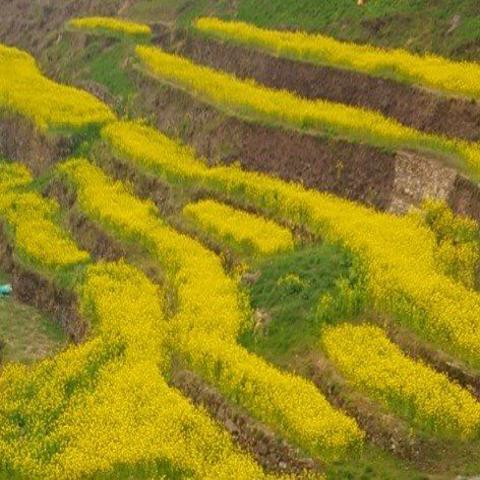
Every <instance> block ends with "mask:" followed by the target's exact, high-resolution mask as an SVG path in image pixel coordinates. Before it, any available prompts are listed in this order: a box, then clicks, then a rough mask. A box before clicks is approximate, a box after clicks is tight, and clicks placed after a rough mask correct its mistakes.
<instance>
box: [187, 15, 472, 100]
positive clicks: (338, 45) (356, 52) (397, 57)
mask: <svg viewBox="0 0 480 480" xmlns="http://www.w3.org/2000/svg"><path fill="white" fill-rule="evenodd" d="M194 26H195V28H196V29H197V30H198V31H200V32H202V33H204V34H206V35H208V36H211V37H215V38H219V39H221V40H227V41H232V42H236V43H239V44H242V45H246V46H249V47H254V48H259V49H261V50H264V51H266V52H268V53H271V54H273V55H277V56H279V57H286V58H291V59H293V60H300V61H305V62H311V63H314V64H318V65H331V66H335V67H339V68H345V69H348V70H357V71H359V72H363V73H367V74H369V75H373V76H377V77H384V78H391V79H393V80H398V81H402V82H407V83H413V84H419V85H424V86H427V87H430V88H435V89H438V90H440V91H443V92H446V93H451V94H457V95H465V96H468V97H473V98H478V97H480V86H479V84H478V81H477V78H479V77H480V65H479V64H478V63H474V62H455V61H452V60H449V59H446V58H442V57H439V56H436V55H415V54H413V53H410V52H408V51H406V50H402V49H396V50H386V49H383V48H379V47H374V46H372V45H359V44H355V43H350V42H341V41H338V40H335V39H334V38H331V37H328V36H326V35H319V34H308V33H306V32H301V31H299V32H288V31H278V30H268V29H263V28H259V27H257V26H255V25H251V24H248V23H244V22H235V21H231V22H228V21H223V20H220V19H218V18H199V19H197V20H196V21H195V22H194Z"/></svg>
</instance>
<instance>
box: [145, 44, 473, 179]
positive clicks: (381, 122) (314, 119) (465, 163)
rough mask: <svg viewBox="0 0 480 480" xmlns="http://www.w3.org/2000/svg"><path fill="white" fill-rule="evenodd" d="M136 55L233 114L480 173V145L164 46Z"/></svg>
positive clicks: (167, 78)
mask: <svg viewBox="0 0 480 480" xmlns="http://www.w3.org/2000/svg"><path fill="white" fill-rule="evenodd" d="M136 52H137V56H138V57H139V58H140V60H141V61H142V62H143V63H144V65H146V67H147V68H148V70H149V71H150V72H151V73H152V74H153V75H154V76H155V77H157V78H158V79H159V80H161V81H163V82H167V83H170V84H172V85H174V86H176V87H178V88H181V89H183V90H185V91H186V92H188V93H189V94H191V95H196V96H198V97H199V98H200V99H201V100H202V101H205V102H207V103H210V104H212V105H213V106H215V107H217V108H219V109H222V110H225V111H226V112H227V113H228V114H231V115H236V116H240V117H242V118H246V119H248V120H254V121H259V122H264V123H268V124H274V125H282V126H286V127H288V128H293V129H300V130H302V131H309V132H315V133H320V134H324V135H327V136H331V137H337V138H346V139H347V140H349V141H352V142H357V143H369V144H371V145H374V146H377V147H381V148H389V149H401V148H413V149H416V150H421V151H429V152H435V153H437V154H440V155H442V156H444V157H445V156H446V157H448V158H453V159H455V163H456V164H457V167H458V168H460V169H464V170H466V171H469V172H471V173H472V174H473V175H478V173H479V172H480V145H478V144H477V143H471V142H466V141H463V140H459V139H448V138H446V137H443V136H438V135H433V134H428V133H424V132H420V131H418V130H416V129H414V128H411V127H407V126H405V125H402V124H401V123H400V122H398V121H396V120H393V119H390V118H388V117H385V116H384V115H382V114H380V113H377V112H375V111H373V110H366V109H363V108H359V107H352V106H348V105H344V104H341V103H335V102H329V101H326V100H307V99H304V98H302V97H299V96H298V95H295V94H294V93H291V92H288V91H286V90H276V89H271V88H267V87H264V86H262V85H260V84H258V83H256V82H255V81H254V80H250V79H249V80H240V79H238V78H236V77H234V76H232V75H230V74H227V73H223V72H218V71H216V70H214V69H211V68H208V67H204V66H200V65H196V64H194V63H192V62H191V61H189V60H187V59H186V58H183V57H179V56H177V55H173V54H169V53H165V52H164V51H162V50H161V49H159V48H154V47H147V46H137V48H136Z"/></svg>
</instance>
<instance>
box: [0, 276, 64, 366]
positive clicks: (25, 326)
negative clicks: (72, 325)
mask: <svg viewBox="0 0 480 480" xmlns="http://www.w3.org/2000/svg"><path fill="white" fill-rule="evenodd" d="M8 281H9V278H8V276H7V275H6V274H4V273H3V272H0V284H1V283H7V282H8ZM0 339H1V340H2V341H3V342H4V343H5V350H4V351H3V361H5V362H22V363H32V362H34V361H36V360H39V359H41V358H44V357H46V356H49V355H53V354H55V353H56V352H57V351H59V350H60V349H61V348H62V347H63V346H64V345H65V344H66V338H65V335H64V333H63V331H62V329H61V328H60V327H59V326H57V325H56V324H55V323H54V322H53V320H52V319H49V318H47V317H46V316H45V315H42V314H41V313H39V312H38V311H37V310H35V309H34V308H32V307H29V306H27V305H24V304H21V303H19V302H17V301H16V300H15V299H14V298H13V297H4V298H1V297H0Z"/></svg>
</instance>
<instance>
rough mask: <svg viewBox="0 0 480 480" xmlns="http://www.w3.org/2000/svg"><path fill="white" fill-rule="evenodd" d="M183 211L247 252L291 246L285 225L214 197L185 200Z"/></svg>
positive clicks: (289, 248) (291, 241)
mask: <svg viewBox="0 0 480 480" xmlns="http://www.w3.org/2000/svg"><path fill="white" fill-rule="evenodd" d="M183 214H184V215H185V216H186V217H187V218H189V219H191V220H192V221H193V222H194V223H195V224H196V225H198V226H199V227H201V228H203V229H205V230H206V231H208V232H210V233H212V234H213V235H214V236H217V237H219V238H221V239H222V240H223V241H226V242H228V243H229V244H230V245H233V246H237V247H240V249H243V250H246V251H247V252H249V251H253V252H257V253H259V254H262V255H271V254H274V253H278V252H280V251H282V250H291V249H292V248H293V235H292V233H291V232H290V230H288V229H287V228H284V227H281V226H280V225H278V224H277V223H275V222H272V221H271V220H266V219H264V218H262V217H259V216H257V215H253V214H251V213H248V212H244V211H242V210H238V209H235V208H232V207H230V206H229V205H225V204H222V203H219V202H216V201H214V200H201V201H199V202H196V203H189V204H188V205H186V206H185V207H184V209H183Z"/></svg>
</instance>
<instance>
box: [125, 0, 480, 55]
mask: <svg viewBox="0 0 480 480" xmlns="http://www.w3.org/2000/svg"><path fill="white" fill-rule="evenodd" d="M232 4H233V5H234V6H232ZM126 14H127V15H128V16H130V17H131V18H133V19H137V20H143V21H151V22H154V21H159V20H167V21H173V20H175V19H176V20H177V21H178V23H179V24H181V25H184V26H185V25H188V24H189V23H190V22H191V20H192V18H195V17H197V16H200V15H217V16H220V17H223V18H235V19H238V20H243V21H246V22H252V23H254V24H256V25H259V26H264V27H276V28H278V27H280V28H294V29H302V30H307V31H310V32H323V33H327V34H330V35H333V36H335V37H336V38H339V39H344V40H352V41H358V42H369V43H372V44H375V45H381V46H387V47H402V48H404V47H405V48H408V49H410V50H412V51H415V52H424V51H430V52H434V53H438V54H441V55H445V56H450V57H454V58H469V59H475V58H477V59H478V58H480V42H479V40H480V4H479V2H478V0H457V1H455V2H453V1H451V0H436V1H421V0H367V4H366V5H365V6H363V7H359V6H357V5H356V1H355V0H238V1H237V2H226V1H213V0H210V1H209V0H199V1H196V2H192V1H190V0H141V1H139V2H137V3H136V4H135V6H134V7H132V8H131V9H130V10H127V12H126ZM456 15H459V17H460V22H459V24H458V27H457V28H456V29H454V30H453V31H452V32H448V30H449V29H450V27H451V25H452V22H453V19H454V17H455V16H456Z"/></svg>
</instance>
